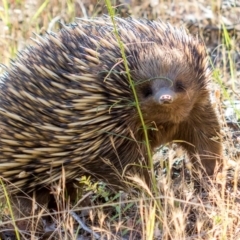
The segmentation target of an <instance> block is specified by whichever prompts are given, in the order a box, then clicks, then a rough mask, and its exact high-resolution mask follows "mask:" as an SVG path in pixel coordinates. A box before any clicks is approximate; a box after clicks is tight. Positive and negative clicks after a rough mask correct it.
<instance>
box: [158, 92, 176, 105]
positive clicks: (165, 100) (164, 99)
mask: <svg viewBox="0 0 240 240" xmlns="http://www.w3.org/2000/svg"><path fill="white" fill-rule="evenodd" d="M172 101H173V99H172V96H171V95H169V94H164V95H161V96H160V97H159V102H160V103H162V104H168V103H171V102H172Z"/></svg>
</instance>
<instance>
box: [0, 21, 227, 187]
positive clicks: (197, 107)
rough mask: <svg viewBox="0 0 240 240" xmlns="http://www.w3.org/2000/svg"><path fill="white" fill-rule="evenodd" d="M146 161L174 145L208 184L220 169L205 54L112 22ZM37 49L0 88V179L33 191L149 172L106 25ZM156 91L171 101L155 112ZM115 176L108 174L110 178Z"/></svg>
mask: <svg viewBox="0 0 240 240" xmlns="http://www.w3.org/2000/svg"><path fill="white" fill-rule="evenodd" d="M115 20H116V22H117V27H118V33H119V35H120V38H121V41H122V42H123V43H124V49H125V54H126V56H127V61H128V66H129V69H130V74H131V78H132V80H133V81H134V83H135V88H136V91H137V96H138V100H139V102H140V108H141V111H142V114H143V118H144V122H145V124H146V125H147V127H148V129H149V130H148V135H149V140H150V145H151V149H152V151H154V149H155V148H156V147H158V146H160V145H161V144H165V143H168V142H171V141H179V144H180V145H182V146H183V147H185V149H186V150H187V151H188V153H189V155H190V157H191V159H192V160H193V162H195V163H196V164H197V160H196V157H195V155H196V154H199V155H200V159H201V162H202V164H203V166H204V167H205V169H206V171H207V173H208V174H210V175H211V174H213V172H214V168H215V165H216V162H217V161H218V160H219V161H220V159H221V155H222V152H221V143H220V140H214V138H216V136H218V134H219V131H220V127H219V123H218V119H217V116H216V113H215V110H214V109H213V107H212V105H211V102H210V97H209V90H208V82H209V79H210V74H209V71H208V66H207V65H208V64H207V56H206V53H205V49H204V45H203V44H202V43H201V42H200V41H198V40H197V39H195V38H193V37H191V36H189V35H188V34H187V33H186V32H185V30H183V29H180V30H179V29H175V28H173V27H172V26H170V25H167V24H164V23H162V22H151V21H145V20H139V21H137V20H134V19H126V20H123V19H115ZM77 24H78V26H77V25H72V26H65V27H64V28H63V29H62V30H61V31H60V32H59V33H57V34H53V33H52V34H49V35H47V36H46V37H45V38H39V39H37V40H36V41H37V45H36V46H35V47H32V48H29V49H27V50H25V51H24V52H22V53H21V55H20V56H19V57H18V59H17V60H16V61H15V62H14V63H13V65H12V66H11V68H10V69H9V70H8V71H7V73H6V74H5V76H4V77H3V78H2V80H3V84H2V91H1V93H0V100H1V109H0V121H1V128H2V131H1V137H0V152H1V155H0V170H1V175H2V177H4V178H5V179H7V180H9V181H11V182H12V183H13V184H15V185H16V186H17V187H19V188H21V189H27V190H32V189H34V188H35V187H38V186H46V185H49V184H50V183H51V182H54V181H57V180H59V179H60V178H61V172H62V168H64V169H65V176H66V180H67V182H68V181H71V180H72V179H75V178H76V177H79V176H81V175H83V174H90V175H93V176H96V177H98V178H102V179H104V180H106V181H108V182H110V183H111V184H116V185H119V182H118V177H117V174H116V172H119V173H120V174H122V173H123V172H124V170H125V169H126V167H127V166H130V165H132V164H133V163H139V162H140V161H142V159H145V161H146V162H147V155H146V148H145V145H144V141H145V139H144V135H143V131H142V124H141V122H140V118H139V115H138V112H137V110H136V107H135V106H134V105H135V99H134V97H133V92H132V89H131V88H130V86H129V80H128V77H127V74H126V69H125V67H124V64H123V61H122V56H121V51H120V49H119V43H118V41H117V39H116V35H115V34H114V32H113V26H112V23H111V21H110V20H109V19H108V18H101V19H93V20H78V21H77ZM162 89H166V91H170V92H171V93H172V99H173V101H172V102H171V103H168V104H160V102H159V96H160V95H159V94H160V92H161V91H162ZM113 168H114V169H116V172H115V171H113Z"/></svg>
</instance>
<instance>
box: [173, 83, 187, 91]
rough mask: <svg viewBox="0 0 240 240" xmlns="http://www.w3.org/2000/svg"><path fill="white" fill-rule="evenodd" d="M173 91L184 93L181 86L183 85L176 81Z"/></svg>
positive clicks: (183, 88)
mask: <svg viewBox="0 0 240 240" xmlns="http://www.w3.org/2000/svg"><path fill="white" fill-rule="evenodd" d="M175 89H176V91H177V92H183V91H185V86H184V85H183V83H182V82H181V81H176V84H175Z"/></svg>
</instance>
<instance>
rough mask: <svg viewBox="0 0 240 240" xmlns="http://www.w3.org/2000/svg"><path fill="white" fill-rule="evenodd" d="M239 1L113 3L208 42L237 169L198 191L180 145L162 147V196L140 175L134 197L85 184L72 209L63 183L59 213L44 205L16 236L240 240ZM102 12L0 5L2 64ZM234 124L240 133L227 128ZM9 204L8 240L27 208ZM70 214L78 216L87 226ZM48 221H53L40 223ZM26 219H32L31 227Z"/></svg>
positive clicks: (51, 4)
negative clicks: (35, 41)
mask: <svg viewBox="0 0 240 240" xmlns="http://www.w3.org/2000/svg"><path fill="white" fill-rule="evenodd" d="M231 2H232V3H233V5H232V6H231V5H230V3H231ZM237 2H238V1H236V2H235V4H234V1H227V0H226V1H223V3H224V4H222V1H211V2H209V1H206V0H200V1H197V0H196V1H190V0H185V1H184V0H182V1H170V0H165V1H163V0H155V1H153V0H149V1H141V0H139V1H137V0H133V1H127V0H121V1H112V5H113V6H116V12H117V13H118V14H119V15H120V16H123V17H126V16H128V15H132V16H134V17H147V18H149V19H156V18H158V17H160V18H161V19H163V20H167V21H169V22H171V23H173V24H174V25H182V24H184V25H186V26H187V27H188V28H189V31H190V32H191V33H193V34H195V33H198V35H200V36H201V37H202V38H203V39H204V41H205V43H206V47H207V49H208V51H209V53H210V57H211V60H212V63H213V77H214V79H213V80H214V84H213V93H214V94H213V95H214V97H215V98H214V100H215V105H216V108H218V109H219V112H220V117H221V119H222V124H223V128H222V134H223V136H224V140H225V143H224V146H225V151H226V165H229V164H230V165H234V168H233V169H232V170H228V171H223V172H222V173H219V174H218V175H217V176H216V179H215V180H211V179H205V180H203V181H201V187H200V186H196V183H194V181H193V180H192V178H191V176H190V174H189V171H188V170H187V169H186V167H185V165H184V164H183V159H184V158H185V155H184V153H183V152H182V150H181V149H179V148H177V147H176V146H174V147H173V148H166V147H165V148H161V149H160V151H159V153H158V154H157V155H156V161H155V162H156V165H157V166H158V167H156V169H157V170H156V175H157V183H156V187H157V192H158V194H154V193H153V192H152V190H151V189H149V188H148V187H147V186H146V184H145V183H144V182H142V180H141V179H139V178H138V177H136V176H133V177H132V179H131V180H132V182H134V183H135V184H134V185H135V187H136V188H138V191H133V193H129V194H125V193H119V194H116V193H111V191H109V190H108V189H107V188H106V187H104V185H102V184H99V183H98V184H97V183H96V184H92V183H91V182H90V181H89V180H85V181H84V186H85V191H84V192H81V193H80V195H79V197H78V198H77V199H76V205H74V206H73V205H72V204H70V203H69V202H68V201H66V198H65V195H64V194H62V191H59V189H63V187H62V186H64V184H62V183H60V185H59V186H57V187H55V188H54V189H55V190H56V191H55V197H56V199H57V201H56V202H57V203H58V204H57V205H58V206H57V209H58V211H56V212H51V213H49V212H48V209H46V208H45V207H44V206H38V207H37V208H35V209H36V211H35V212H34V214H35V218H34V219H33V217H32V216H31V217H28V216H24V215H21V216H20V217H21V219H23V220H24V221H22V223H21V224H22V225H24V226H22V225H21V224H20V223H19V222H18V224H17V228H18V229H17V230H16V232H18V233H19V237H18V239H39V238H37V237H39V236H42V238H41V239H92V238H93V239H94V237H95V238H96V239H97V238H98V237H99V239H164V240H167V239H174V240H181V239H194V240H195V239H196V240H200V239H232V240H237V239H240V217H239V207H240V205H239V201H240V194H239V187H240V186H239V169H238V168H239V167H238V159H239V142H240V140H239V139H240V138H239V134H238V131H239V128H238V124H236V121H237V120H238V111H237V110H236V117H235V118H231V119H230V120H226V115H225V114H224V113H225V109H224V104H223V102H224V101H226V100H227V101H230V102H231V103H235V101H236V100H237V99H239V93H240V81H239V77H240V45H239V42H240V33H239V31H240V23H239V16H240V6H237ZM102 13H107V9H106V7H105V3H104V1H101V0H99V1H96V0H90V1H89V0H82V1H70V0H66V1H59V0H45V1H39V0H35V1H29V0H25V1H24V0H18V1H14V0H11V1H7V0H2V3H0V20H1V21H0V36H1V37H0V52H1V55H0V62H1V63H3V64H4V65H9V60H10V58H13V57H14V56H16V54H17V52H18V51H19V50H20V49H22V48H23V47H24V46H26V45H29V44H31V42H32V41H31V40H30V38H31V37H33V36H34V34H33V33H37V34H44V33H45V32H46V31H53V30H54V31H55V30H57V29H59V28H60V24H59V21H60V22H63V23H68V22H72V21H73V20H74V18H75V17H76V16H77V17H92V16H99V15H101V14H102ZM1 72H4V66H3V67H2V69H1ZM227 117H228V116H227ZM230 125H231V126H234V128H229V126H230ZM63 182H64V181H63ZM9 202H10V205H6V204H4V202H3V203H2V204H1V205H0V206H1V208H0V209H1V210H2V212H1V216H2V222H1V223H0V229H1V230H0V231H2V233H1V235H2V236H1V235H0V236H1V238H2V239H7V238H6V235H4V234H6V230H7V228H12V224H11V220H9V219H8V216H9V215H10V214H9V213H10V210H9V209H11V208H13V210H14V209H15V208H17V209H22V208H24V206H22V204H21V201H20V203H19V205H17V206H16V207H14V203H15V202H14V201H11V199H10V200H9ZM34 206H35V205H34ZM79 210H81V214H80V212H79ZM72 211H74V212H77V213H79V216H78V217H80V220H81V221H82V222H83V223H84V224H83V225H82V226H81V224H79V222H78V221H79V219H78V217H76V216H75V215H74V216H73V215H72V213H71V212H72ZM42 216H50V217H49V218H48V219H46V218H44V220H42ZM74 217H75V218H74ZM28 219H30V220H32V221H30V225H29V226H27V230H25V228H26V226H25V225H26V224H28ZM47 220H50V223H47ZM85 225H86V226H85ZM84 226H85V227H87V229H84ZM88 231H89V232H90V233H89V232H88ZM8 234H11V231H8ZM12 236H13V235H12ZM20 236H21V237H20ZM91 236H92V238H91ZM93 236H94V237H93ZM10 239H14V238H10Z"/></svg>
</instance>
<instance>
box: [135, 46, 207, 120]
mask: <svg viewBox="0 0 240 240" xmlns="http://www.w3.org/2000/svg"><path fill="white" fill-rule="evenodd" d="M183 45H184V44H182V46H183ZM193 46H194V45H193V44H188V45H187V46H185V45H184V47H182V48H181V45H180V46H177V47H176V46H173V47H171V48H170V47H169V46H159V45H158V44H151V47H149V48H147V49H146V52H147V54H146V52H143V51H140V52H139V53H138V55H137V56H136V57H134V59H135V61H137V64H136V66H137V68H136V69H135V70H134V71H133V74H132V75H133V78H134V81H136V82H137V84H136V86H137V91H138V97H139V100H140V104H141V109H142V111H143V115H144V117H145V119H147V121H150V122H151V121H154V122H155V123H156V124H161V123H166V122H168V123H171V122H172V123H179V122H181V121H184V120H186V119H187V118H188V117H189V115H190V114H191V111H192V109H193V108H194V107H195V106H197V105H198V104H197V105H196V102H197V103H201V101H203V100H206V99H208V98H207V97H206V96H207V94H208V92H207V89H206V88H207V82H208V78H209V77H208V70H207V61H206V56H205V54H203V51H202V49H201V48H202V46H201V45H199V49H198V51H195V52H194V53H193V52H191V51H192V49H191V48H192V47H193ZM194 54H195V55H194ZM203 104H204V103H203Z"/></svg>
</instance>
